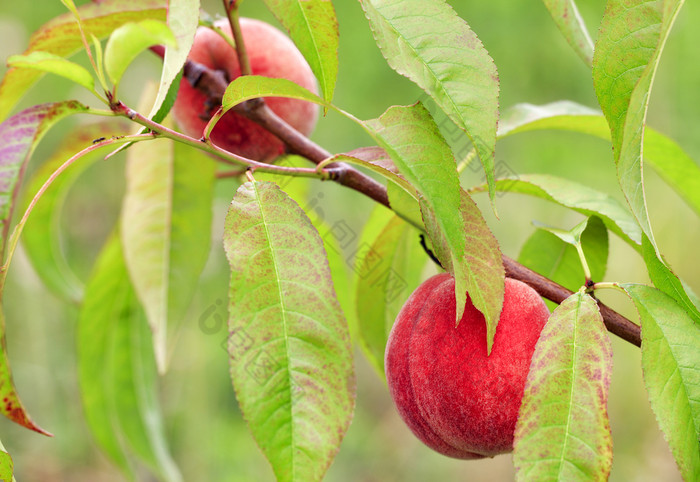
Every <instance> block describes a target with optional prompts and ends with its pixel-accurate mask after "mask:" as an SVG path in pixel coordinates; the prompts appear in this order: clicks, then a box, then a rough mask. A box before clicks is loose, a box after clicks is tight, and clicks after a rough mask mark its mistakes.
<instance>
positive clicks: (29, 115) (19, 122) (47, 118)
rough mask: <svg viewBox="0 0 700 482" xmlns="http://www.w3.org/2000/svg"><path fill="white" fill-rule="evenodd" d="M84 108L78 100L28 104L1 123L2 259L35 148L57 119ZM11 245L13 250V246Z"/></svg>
mask: <svg viewBox="0 0 700 482" xmlns="http://www.w3.org/2000/svg"><path fill="white" fill-rule="evenodd" d="M85 111H87V107H85V106H84V105H82V104H80V103H78V102H75V101H67V102H57V103H55V104H41V105H35V106H33V107H29V108H28V109H25V110H23V111H22V112H19V113H18V114H15V115H14V116H12V117H11V118H9V119H7V120H6V121H5V122H3V123H2V124H0V186H1V188H0V232H1V233H2V238H1V239H0V259H1V258H3V257H4V254H5V248H6V243H7V235H8V230H9V223H10V220H11V219H12V213H13V210H14V205H15V199H16V196H17V188H18V186H19V184H20V182H21V180H22V176H23V174H24V170H25V168H26V166H27V163H28V162H29V159H30V158H31V156H32V153H33V152H34V149H35V148H36V146H37V144H39V141H41V139H42V137H44V134H46V132H47V131H48V130H49V129H50V128H51V127H52V126H53V125H54V124H56V123H57V122H58V121H60V120H61V119H63V118H65V117H67V116H69V115H71V114H77V113H80V112H85ZM10 249H13V250H14V246H12V247H10Z"/></svg>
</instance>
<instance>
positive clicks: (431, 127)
mask: <svg viewBox="0 0 700 482" xmlns="http://www.w3.org/2000/svg"><path fill="white" fill-rule="evenodd" d="M365 125H366V126H367V127H368V128H369V129H370V130H371V131H372V132H373V133H374V137H375V139H377V140H378V141H379V144H380V146H381V147H382V148H383V149H384V150H385V151H386V152H387V154H389V156H390V157H391V159H392V160H393V161H394V164H395V165H396V167H397V168H398V170H399V172H400V173H401V174H402V175H403V177H404V178H405V179H406V180H407V181H408V182H409V183H411V184H412V185H413V186H414V187H415V189H416V190H417V191H418V193H419V194H420V195H421V196H422V198H423V205H422V206H421V211H422V212H423V216H424V217H425V215H426V214H425V213H426V210H428V211H430V213H431V218H432V220H433V221H434V223H433V224H431V226H430V227H429V229H428V235H429V236H430V238H431V240H433V243H435V242H436V239H438V238H439V239H440V240H441V242H442V243H444V248H445V249H444V250H443V251H442V252H441V254H440V255H438V257H439V259H440V261H441V262H442V264H443V267H445V269H448V270H449V271H450V273H452V274H453V276H454V277H455V295H456V299H457V313H456V316H457V319H456V321H457V322H459V320H460V319H461V318H462V313H463V312H464V303H465V302H466V297H467V276H468V275H467V273H466V272H465V269H463V268H464V267H463V264H464V263H465V260H464V249H465V241H464V240H465V238H466V232H465V227H464V220H463V218H462V216H461V215H460V211H459V209H460V187H459V175H458V174H457V164H456V162H455V159H454V156H453V155H452V150H451V149H450V146H449V145H448V144H447V142H446V141H445V139H444V138H443V137H442V135H441V134H440V130H439V128H438V126H437V125H436V124H435V121H434V120H433V118H432V117H431V116H430V112H428V111H427V110H426V109H425V107H423V105H422V104H420V103H418V104H415V105H413V106H409V107H402V106H394V107H390V108H389V109H387V111H386V112H385V113H384V114H382V116H381V117H379V118H378V119H373V120H369V121H367V122H365ZM426 227H428V226H427V224H426ZM430 228H434V229H430ZM441 255H442V257H441ZM478 307H479V306H478V305H477V308H478ZM487 318H488V317H487ZM496 319H498V318H496Z"/></svg>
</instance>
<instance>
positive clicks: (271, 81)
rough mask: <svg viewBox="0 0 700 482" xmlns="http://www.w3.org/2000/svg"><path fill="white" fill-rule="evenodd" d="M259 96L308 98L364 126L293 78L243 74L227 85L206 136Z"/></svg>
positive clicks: (205, 130)
mask: <svg viewBox="0 0 700 482" xmlns="http://www.w3.org/2000/svg"><path fill="white" fill-rule="evenodd" d="M258 97H287V98H290V99H300V100H307V101H309V102H313V103H315V104H319V105H322V106H323V107H325V108H330V109H333V110H335V111H336V112H338V113H340V114H342V115H344V116H345V117H347V118H349V119H351V120H353V121H354V122H356V123H357V124H358V125H360V126H362V127H363V128H364V124H363V123H362V122H361V121H360V120H358V119H356V118H355V117H354V116H352V115H351V114H349V113H347V112H345V111H344V110H342V109H339V108H337V107H336V106H334V105H333V104H331V103H330V102H327V101H325V100H323V99H322V98H320V97H319V96H317V95H316V94H314V93H312V92H310V91H308V90H307V89H305V88H304V87H302V86H300V85H299V84H296V83H294V82H292V81H291V80H287V79H277V78H270V77H263V76H260V75H242V76H240V77H237V78H236V79H234V81H233V82H231V83H230V84H229V85H228V87H226V91H225V92H224V96H223V98H222V100H221V109H220V110H219V111H217V112H216V114H214V116H212V118H211V120H210V121H209V123H208V124H207V127H206V128H205V129H204V136H205V137H209V136H210V134H211V131H212V130H213V129H214V126H215V125H216V123H217V122H218V121H219V119H221V118H222V117H223V116H224V114H226V112H228V111H229V110H230V109H232V108H233V107H234V106H236V105H237V104H240V103H242V102H245V101H246V100H250V99H256V98H258Z"/></svg>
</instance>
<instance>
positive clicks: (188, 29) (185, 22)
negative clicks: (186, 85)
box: [148, 0, 200, 122]
mask: <svg viewBox="0 0 700 482" xmlns="http://www.w3.org/2000/svg"><path fill="white" fill-rule="evenodd" d="M199 4H200V2H199V0H170V1H169V2H168V27H169V28H170V31H171V32H172V33H173V35H174V36H175V45H172V46H167V45H166V47H165V58H164V59H163V70H162V72H161V76H160V84H159V86H158V95H157V96H156V100H155V102H154V103H153V107H152V108H151V113H150V114H149V115H148V117H149V118H152V119H153V120H154V121H156V122H161V121H162V120H163V119H165V116H166V115H167V113H168V112H169V111H170V109H171V108H172V106H173V104H174V103H175V97H176V96H177V92H178V90H179V89H180V79H181V78H182V66H183V65H184V64H185V60H187V55H188V54H189V53H190V49H191V48H192V44H193V43H194V35H195V33H196V32H197V27H198V25H199V6H200V5H199Z"/></svg>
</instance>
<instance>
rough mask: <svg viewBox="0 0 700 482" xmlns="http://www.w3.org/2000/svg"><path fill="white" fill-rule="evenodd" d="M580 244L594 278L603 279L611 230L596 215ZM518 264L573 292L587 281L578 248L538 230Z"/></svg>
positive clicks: (519, 258) (526, 244)
mask: <svg viewBox="0 0 700 482" xmlns="http://www.w3.org/2000/svg"><path fill="white" fill-rule="evenodd" d="M581 244H582V246H583V252H584V254H585V256H586V261H587V262H588V267H589V268H590V270H591V277H592V279H593V280H594V281H600V280H602V279H604V278H605V271H606V267H607V262H608V231H607V229H606V227H605V224H604V223H603V221H602V220H601V219H600V218H598V217H597V216H593V217H591V218H589V220H588V225H587V227H586V230H585V231H584V232H583V234H582V236H581ZM518 261H519V262H520V263H521V264H523V265H525V266H527V267H528V268H530V269H532V270H533V271H536V272H537V273H539V274H541V275H543V276H545V277H547V278H549V279H551V280H553V281H556V282H557V283H559V284H560V285H562V286H564V287H566V288H568V289H570V290H572V291H576V290H578V289H579V288H580V287H581V286H583V284H584V283H585V281H586V280H585V276H584V273H583V270H582V268H581V261H580V260H579V256H578V254H577V252H576V248H574V247H573V246H572V245H570V244H566V243H564V242H563V241H561V239H559V238H558V237H557V236H555V235H554V234H551V233H549V232H547V231H543V230H537V231H535V232H534V233H533V234H532V236H530V238H529V239H528V240H527V241H526V242H525V244H524V245H523V247H522V249H521V250H520V256H519V257H518Z"/></svg>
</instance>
